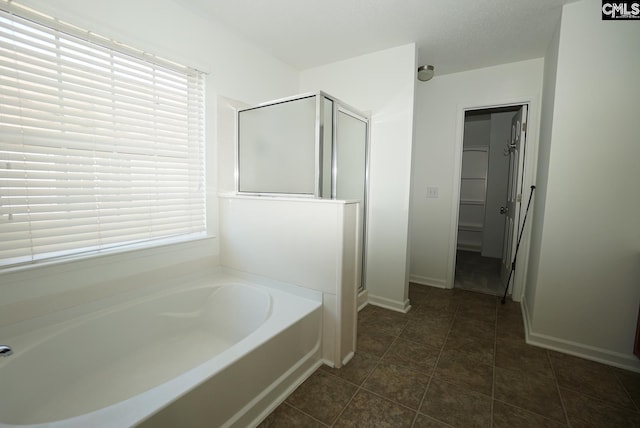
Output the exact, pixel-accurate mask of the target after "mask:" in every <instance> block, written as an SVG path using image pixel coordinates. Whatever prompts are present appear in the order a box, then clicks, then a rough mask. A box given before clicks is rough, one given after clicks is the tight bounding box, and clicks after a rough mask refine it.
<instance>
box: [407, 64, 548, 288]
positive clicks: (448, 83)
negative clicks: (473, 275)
mask: <svg viewBox="0 0 640 428" xmlns="http://www.w3.org/2000/svg"><path fill="white" fill-rule="evenodd" d="M542 69H543V60H542V59H541V58H540V59H533V60H529V61H521V62H516V63H511V64H504V65H499V66H495V67H489V68H483V69H478V70H472V71H466V72H462V73H455V74H447V75H443V76H437V75H436V77H434V78H433V79H432V80H430V81H428V82H419V83H418V87H417V91H416V112H415V124H416V127H415V141H414V149H413V156H414V160H413V175H412V203H411V242H412V244H411V280H412V281H415V282H418V283H423V284H428V285H433V286H438V287H446V288H451V287H453V275H452V274H453V266H452V265H451V264H450V262H451V258H452V255H453V254H454V253H455V228H456V220H457V203H458V200H457V189H458V188H459V186H460V160H461V159H460V157H459V156H460V154H461V151H460V144H461V141H462V126H463V125H462V123H463V122H462V120H463V118H464V115H463V110H464V108H470V107H487V106H491V105H496V104H506V103H514V102H518V103H522V102H524V101H530V102H531V105H530V116H529V119H530V122H529V123H530V125H531V126H530V132H529V141H530V142H531V145H535V143H536V142H537V125H538V117H537V114H538V109H539V98H540V93H541V90H542ZM436 71H437V70H436ZM531 145H530V147H531ZM533 158H534V156H530V161H532V162H533V161H534V159H533ZM528 185H529V184H527V183H525V188H526V187H527V186H528ZM427 186H436V187H438V188H439V198H437V199H427V198H426V194H427ZM521 270H522V269H520V270H519V271H521ZM519 271H517V274H518V273H519ZM516 279H518V277H517V275H516ZM517 291H518V290H515V289H514V293H515V294H516V295H517Z"/></svg>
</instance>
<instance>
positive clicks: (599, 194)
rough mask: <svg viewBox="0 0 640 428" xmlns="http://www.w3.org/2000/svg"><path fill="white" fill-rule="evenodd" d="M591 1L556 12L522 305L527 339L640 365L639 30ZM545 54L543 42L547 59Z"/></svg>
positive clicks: (575, 4)
mask: <svg viewBox="0 0 640 428" xmlns="http://www.w3.org/2000/svg"><path fill="white" fill-rule="evenodd" d="M600 7H601V5H600V2H597V1H595V0H586V1H582V2H578V3H572V4H569V5H567V6H565V7H564V9H563V15H562V23H561V27H560V34H559V46H558V57H557V73H556V80H555V100H554V102H553V113H552V118H553V122H552V123H546V121H547V120H548V118H549V116H548V113H547V112H546V111H545V114H544V118H545V125H544V127H543V129H544V130H545V133H544V137H545V138H544V141H545V143H544V146H543V147H544V150H545V153H544V155H545V156H548V157H549V161H548V182H547V183H546V192H545V193H546V195H545V196H546V198H545V206H544V220H543V221H544V227H543V228H542V230H539V229H538V230H536V235H537V237H536V245H535V246H534V249H535V251H536V253H537V254H536V258H535V259H534V261H535V263H532V266H531V268H532V269H534V268H536V270H537V272H535V273H534V274H532V275H530V277H529V279H530V281H535V282H532V283H531V284H530V290H529V292H528V293H527V301H526V302H527V310H528V312H529V313H528V317H529V323H528V324H529V340H530V341H531V342H532V343H538V344H542V345H545V346H550V347H555V348H558V349H562V350H565V351H569V352H574V353H578V354H581V355H584V356H587V357H590V358H594V359H600V360H602V361H607V362H609V363H612V364H616V365H622V366H626V367H630V368H635V369H637V370H640V362H639V361H638V360H637V358H635V357H634V356H633V355H632V350H633V342H634V338H635V329H636V319H637V314H638V304H639V303H640V286H639V283H640V227H638V212H640V188H639V187H638V184H639V183H640V168H638V160H640V144H639V143H638V131H637V126H636V124H637V121H638V111H640V86H638V80H637V79H638V73H639V72H640V49H638V40H640V26H639V25H629V24H634V23H630V22H615V21H614V22H612V21H601V20H600V13H599V8H600ZM554 55H555V46H552V47H551V48H550V50H549V54H548V58H549V60H550V61H551V62H553V61H554ZM552 69H553V65H551V66H550V68H549V70H548V71H549V72H548V73H547V75H548V76H549V77H550V78H551V77H552V75H553V70H552ZM549 84H550V85H551V84H553V82H549ZM549 91H552V90H551V89H549ZM548 108H549V105H548V104H546V103H545V110H546V109H548ZM549 129H550V131H551V132H550V134H549ZM549 136H550V140H548V141H547V139H548V138H549ZM546 151H548V154H547V153H546ZM543 169H546V165H545V168H543ZM539 196H540V195H539ZM536 226H540V225H539V224H536ZM538 240H539V243H538ZM530 293H532V294H534V295H535V297H534V298H535V301H532V302H531V303H535V304H531V305H530V304H529V303H530V302H529V300H528V299H529V295H530Z"/></svg>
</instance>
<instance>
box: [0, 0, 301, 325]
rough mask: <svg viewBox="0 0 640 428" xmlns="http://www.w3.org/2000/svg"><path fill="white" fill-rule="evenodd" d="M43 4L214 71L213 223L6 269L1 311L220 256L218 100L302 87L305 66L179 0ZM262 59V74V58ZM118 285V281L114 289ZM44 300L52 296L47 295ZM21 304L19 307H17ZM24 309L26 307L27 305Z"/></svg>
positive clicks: (37, 2) (210, 114)
mask: <svg viewBox="0 0 640 428" xmlns="http://www.w3.org/2000/svg"><path fill="white" fill-rule="evenodd" d="M21 3H23V4H25V5H28V6H30V7H32V8H34V9H36V10H39V11H41V12H44V13H46V14H49V15H52V16H54V17H57V18H59V19H61V20H64V21H67V22H70V23H73V24H75V25H77V26H80V27H84V28H85V29H90V30H92V31H94V32H97V33H99V34H102V35H104V36H107V37H111V38H113V39H115V40H118V41H120V42H123V43H125V44H128V45H131V46H133V47H136V48H139V49H143V50H146V51H148V52H150V53H153V54H156V55H159V56H163V57H165V58H168V59H171V60H174V61H177V62H181V63H183V64H186V65H189V66H193V67H196V68H199V69H201V70H203V71H206V72H208V73H209V74H208V76H207V79H206V85H207V105H206V108H207V115H206V121H207V129H206V131H207V137H206V143H207V159H206V162H207V170H208V172H209V173H208V176H207V186H208V188H207V192H208V204H207V213H208V219H207V220H208V229H209V234H210V238H209V239H207V240H205V241H197V242H193V243H187V244H181V245H174V246H167V247H162V248H161V249H153V250H142V251H133V252H129V253H126V254H121V255H116V256H110V257H102V258H99V259H96V258H93V259H88V260H82V261H75V262H73V263H66V264H58V265H57V266H51V267H41V268H30V269H28V270H26V271H19V272H13V273H3V274H2V275H1V276H0V284H1V285H0V302H2V304H3V305H9V304H11V305H14V306H12V307H11V308H8V307H6V306H0V312H1V311H2V310H3V309H5V310H6V311H5V313H8V312H9V311H11V312H12V313H13V311H14V310H16V308H24V306H22V303H24V302H25V301H28V300H29V299H39V300H38V302H39V303H38V305H37V306H38V308H39V309H37V310H36V312H34V314H37V313H40V312H42V311H51V310H56V309H61V307H60V305H62V306H64V305H65V304H69V305H71V304H77V303H81V301H83V300H90V299H91V298H94V297H97V296H98V294H95V295H92V294H91V293H84V294H82V296H80V295H78V296H77V297H78V298H77V299H75V300H74V299H73V298H71V297H68V298H67V299H66V303H65V302H59V305H58V306H56V305H48V306H47V304H46V298H47V296H52V295H54V294H56V293H59V292H62V291H64V292H69V291H71V290H74V289H81V288H83V287H88V286H91V285H95V284H97V283H100V282H101V281H102V280H114V279H116V278H117V277H122V276H126V275H133V274H139V273H141V272H150V271H152V270H154V269H159V268H163V267H167V266H171V265H173V264H179V263H182V264H184V263H187V264H189V263H200V262H201V261H204V262H205V263H208V264H216V263H217V255H218V248H217V247H218V243H217V239H216V237H215V236H216V234H217V214H216V213H217V198H216V197H215V195H216V184H217V183H216V174H215V171H216V163H217V159H216V134H215V122H216V100H217V95H218V94H222V95H226V96H228V97H231V98H234V99H241V100H246V101H247V102H258V101H261V100H265V99H271V98H279V97H283V96H286V95H289V94H292V93H295V92H296V91H297V88H298V73H297V71H295V70H293V69H292V68H290V67H288V66H286V65H284V64H283V63H281V62H279V61H278V60H276V59H275V58H273V57H271V56H269V55H268V54H266V53H265V52H263V51H261V50H260V49H258V48H257V47H254V46H251V45H248V44H247V43H245V42H243V41H242V40H240V39H238V38H237V37H236V36H234V35H233V34H230V33H229V32H227V31H226V30H224V29H221V28H217V27H216V26H215V25H214V24H212V23H211V22H210V21H207V20H205V19H203V18H202V17H200V16H197V15H195V14H193V13H191V12H190V11H187V10H185V9H183V8H181V7H179V6H177V5H176V4H175V3H173V2H172V1H171V0H154V1H151V0H141V1H135V2H131V1H127V0H112V1H109V2H87V1H84V0H24V1H21ZM256 64H260V75H259V78H256V74H255V65H256ZM113 290H115V288H114V289H113ZM43 299H44V300H43ZM15 305H18V306H15ZM21 311H22V309H21Z"/></svg>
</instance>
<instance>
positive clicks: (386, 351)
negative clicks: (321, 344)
mask: <svg viewBox="0 0 640 428" xmlns="http://www.w3.org/2000/svg"><path fill="white" fill-rule="evenodd" d="M403 329H404V327H403ZM401 333H402V332H401ZM399 337H400V334H398V336H395V337H394V338H393V341H392V342H391V344H390V345H389V346H388V347H387V349H386V350H385V351H384V352H383V353H382V355H381V356H380V357H379V358H378V361H376V363H375V365H374V366H373V368H372V369H371V371H369V373H368V374H367V375H366V376H365V378H364V379H363V380H362V382H360V384H359V385H356V386H357V389H356V391H355V392H354V393H353V395H352V396H351V398H349V401H347V404H345V406H344V407H343V408H342V409H341V410H340V412H339V413H338V415H337V416H336V417H335V419H334V420H333V422H332V423H331V425H330V426H331V427H333V426H334V425H335V424H336V422H338V420H339V419H340V417H341V416H342V415H343V414H344V412H345V410H347V408H348V407H349V405H350V404H351V402H352V401H353V399H354V398H355V397H356V395H358V393H359V392H360V391H361V390H364V391H367V392H368V393H372V391H369V390H368V389H366V388H364V384H365V383H366V382H367V380H368V379H369V377H371V375H372V374H373V372H375V371H376V369H377V368H378V366H379V365H380V363H381V362H382V359H383V358H384V356H385V355H387V353H388V352H389V349H391V347H392V346H393V344H394V343H396V341H397V340H398V338H399ZM329 374H331V373H329ZM336 377H338V378H339V376H336ZM343 380H345V379H343ZM347 382H348V381H347ZM352 385H355V384H354V383H352ZM375 395H377V396H379V397H381V396H380V395H379V394H375ZM381 398H384V399H386V400H387V401H391V402H392V403H395V401H393V400H389V399H388V398H386V397H381ZM398 404H399V403H398ZM405 407H406V406H405Z"/></svg>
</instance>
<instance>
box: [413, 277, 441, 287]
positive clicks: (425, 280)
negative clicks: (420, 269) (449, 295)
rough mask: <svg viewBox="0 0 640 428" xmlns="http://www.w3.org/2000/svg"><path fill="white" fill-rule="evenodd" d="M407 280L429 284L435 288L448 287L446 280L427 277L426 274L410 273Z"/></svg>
mask: <svg viewBox="0 0 640 428" xmlns="http://www.w3.org/2000/svg"><path fill="white" fill-rule="evenodd" d="M409 282H414V283H416V284H421V285H429V286H431V287H437V288H449V287H447V282H446V281H445V280H444V279H438V278H428V277H426V276H420V275H410V276H409Z"/></svg>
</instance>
